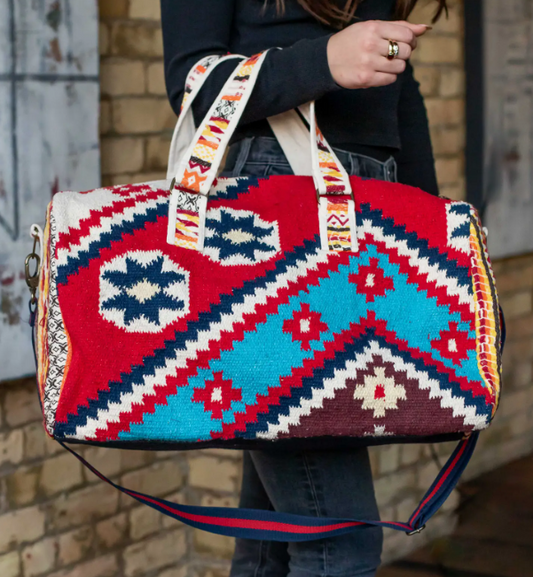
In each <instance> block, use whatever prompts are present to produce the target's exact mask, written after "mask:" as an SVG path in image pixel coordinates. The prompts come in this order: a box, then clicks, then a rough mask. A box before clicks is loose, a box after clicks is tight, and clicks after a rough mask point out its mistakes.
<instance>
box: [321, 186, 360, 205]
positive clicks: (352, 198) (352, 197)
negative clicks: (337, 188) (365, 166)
mask: <svg viewBox="0 0 533 577" xmlns="http://www.w3.org/2000/svg"><path fill="white" fill-rule="evenodd" d="M315 192H316V202H317V204H320V197H321V196H345V195H344V194H330V195H325V194H324V195H321V194H320V192H318V188H316V189H315ZM350 198H351V200H353V202H354V203H355V197H354V194H353V190H352V191H351V192H350Z"/></svg>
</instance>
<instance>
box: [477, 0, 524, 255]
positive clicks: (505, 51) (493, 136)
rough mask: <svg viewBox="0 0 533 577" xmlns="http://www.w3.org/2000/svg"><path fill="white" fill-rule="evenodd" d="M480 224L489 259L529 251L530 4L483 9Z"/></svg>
mask: <svg viewBox="0 0 533 577" xmlns="http://www.w3.org/2000/svg"><path fill="white" fill-rule="evenodd" d="M483 20H484V23H483V26H484V68H485V78H484V83H485V87H484V100H485V112H484V115H485V118H484V123H485V150H484V158H485V167H484V191H483V193H484V204H485V205H486V212H485V215H484V219H483V220H484V223H485V225H486V226H487V228H488V230H489V238H488V241H489V248H490V251H491V254H492V256H493V257H504V256H510V255H516V254H521V253H526V252H530V251H532V250H533V226H532V223H533V2H532V1H531V0H486V1H485V3H484V16H483Z"/></svg>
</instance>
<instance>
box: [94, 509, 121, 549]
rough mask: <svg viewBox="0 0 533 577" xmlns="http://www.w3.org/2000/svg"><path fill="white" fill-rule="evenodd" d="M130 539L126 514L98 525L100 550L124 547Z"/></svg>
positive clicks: (97, 536)
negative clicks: (128, 538)
mask: <svg viewBox="0 0 533 577" xmlns="http://www.w3.org/2000/svg"><path fill="white" fill-rule="evenodd" d="M127 537H128V519H127V517H126V514H125V513H121V514H120V515H115V516H114V517H111V519H106V520H105V521H100V523H98V524H97V525H96V539H97V545H98V547H99V548H100V549H102V550H105V549H113V548H114V547H118V546H119V545H123V544H124V543H125V542H126V540H127Z"/></svg>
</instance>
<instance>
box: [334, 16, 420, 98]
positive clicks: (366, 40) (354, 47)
mask: <svg viewBox="0 0 533 577" xmlns="http://www.w3.org/2000/svg"><path fill="white" fill-rule="evenodd" d="M430 28H431V27H430V26H427V25H426V24H411V23H409V22H404V21H398V22H383V21H381V20H370V21H367V22H357V23H355V24H352V25H351V26H348V28H345V29H344V30H342V31H341V32H337V34H334V35H333V36H332V37H331V38H330V39H329V42H328V63H329V69H330V71H331V75H332V76H333V79H334V80H335V82H336V83H337V84H338V85H339V86H342V87H343V88H370V87H372V86H386V85H387V84H392V83H393V82H394V81H395V80H396V78H398V74H401V73H402V72H403V71H404V70H405V66H406V60H408V59H409V57H410V56H411V53H412V51H413V50H414V49H415V48H416V43H417V37H418V36H422V34H424V33H425V32H426V31H427V30H428V29H430ZM389 40H394V41H395V42H397V43H398V47H399V49H400V51H399V54H398V56H397V58H395V59H394V60H389V59H388V58H387V55H388V53H389Z"/></svg>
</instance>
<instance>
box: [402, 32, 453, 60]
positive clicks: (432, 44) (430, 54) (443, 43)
mask: <svg viewBox="0 0 533 577" xmlns="http://www.w3.org/2000/svg"><path fill="white" fill-rule="evenodd" d="M462 57H463V46H462V43H461V42H458V40H457V38H451V37H449V36H436V35H431V34H426V35H425V36H424V37H423V38H421V39H420V40H419V47H418V48H417V49H416V50H415V51H414V53H413V60H414V62H417V63H419V62H420V63H422V64H430V63H431V64H459V63H461V62H462Z"/></svg>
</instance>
